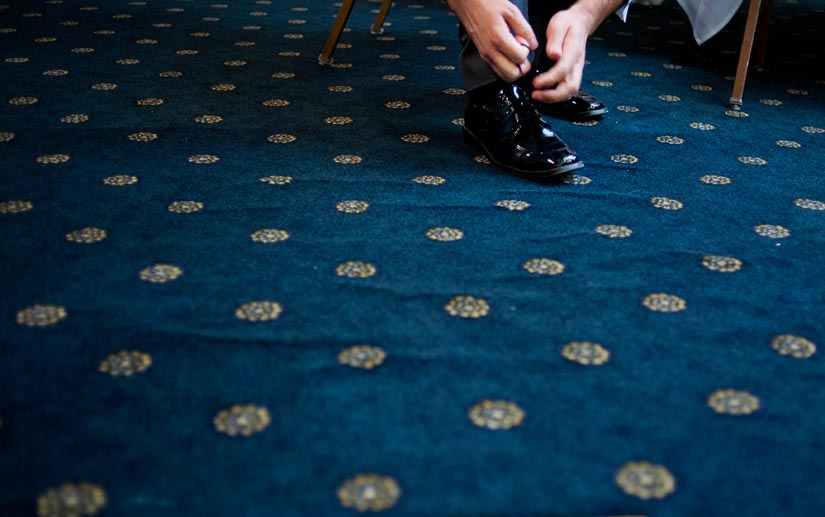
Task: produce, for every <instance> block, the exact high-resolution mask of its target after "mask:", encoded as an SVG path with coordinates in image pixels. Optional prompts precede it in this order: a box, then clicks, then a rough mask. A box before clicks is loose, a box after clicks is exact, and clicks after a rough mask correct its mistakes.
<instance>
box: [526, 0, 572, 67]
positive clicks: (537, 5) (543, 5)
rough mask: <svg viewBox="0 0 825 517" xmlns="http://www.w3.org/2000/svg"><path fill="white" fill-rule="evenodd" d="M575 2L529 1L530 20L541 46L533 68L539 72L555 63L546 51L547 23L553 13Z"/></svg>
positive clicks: (537, 51) (569, 0) (553, 0)
mask: <svg viewBox="0 0 825 517" xmlns="http://www.w3.org/2000/svg"><path fill="white" fill-rule="evenodd" d="M573 3H574V2H573V1H571V0H561V1H559V0H531V1H530V2H529V3H528V9H527V11H528V20H530V25H531V26H532V27H533V32H535V33H536V38H538V40H539V47H538V48H537V49H536V53H535V57H534V58H533V68H534V69H538V71H539V72H545V71H547V70H548V69H549V68H550V67H551V66H553V63H554V61H551V60H550V59H548V57H547V53H546V52H545V49H546V48H547V24H548V23H550V18H552V17H553V15H555V14H556V13H557V12H559V11H561V10H564V9H567V8H568V7H570V6H571V5H573Z"/></svg>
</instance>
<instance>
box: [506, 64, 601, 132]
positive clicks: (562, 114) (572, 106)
mask: <svg viewBox="0 0 825 517" xmlns="http://www.w3.org/2000/svg"><path fill="white" fill-rule="evenodd" d="M537 75H539V71H538V70H537V69H535V68H533V69H532V70H530V72H528V73H527V75H525V76H524V77H523V78H522V79H521V83H522V85H523V86H524V90H525V91H526V92H527V93H528V94H529V95H530V96H531V97H532V95H533V91H534V90H535V88H533V78H535V77H536V76H537ZM533 103H534V104H535V105H536V109H537V110H538V111H539V113H541V114H542V115H547V116H549V117H553V118H559V119H562V120H570V121H572V122H579V121H582V120H589V119H592V118H596V117H600V116H602V115H604V114H605V113H607V106H605V105H604V103H603V102H602V101H600V100H599V99H597V98H596V97H594V96H593V94H591V93H590V92H588V91H585V90H579V93H578V94H576V95H574V96H572V97H570V98H569V99H568V100H566V101H561V102H553V103H544V102H539V101H535V100H534V101H533Z"/></svg>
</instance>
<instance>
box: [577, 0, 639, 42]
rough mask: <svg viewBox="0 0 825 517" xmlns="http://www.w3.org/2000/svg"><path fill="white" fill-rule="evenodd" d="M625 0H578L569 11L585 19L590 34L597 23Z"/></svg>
mask: <svg viewBox="0 0 825 517" xmlns="http://www.w3.org/2000/svg"><path fill="white" fill-rule="evenodd" d="M626 1H627V0H578V1H577V2H576V3H575V4H573V5H572V6H571V7H570V11H572V12H574V13H575V14H576V16H580V17H581V18H582V19H583V20H585V22H586V25H587V27H588V33H589V34H592V33H593V31H595V30H596V29H597V28H598V27H599V25H601V23H602V22H603V21H604V20H605V18H607V17H608V16H610V15H611V14H612V13H613V12H614V11H616V9H618V8H619V7H621V6H622V5H624V4H625V3H626Z"/></svg>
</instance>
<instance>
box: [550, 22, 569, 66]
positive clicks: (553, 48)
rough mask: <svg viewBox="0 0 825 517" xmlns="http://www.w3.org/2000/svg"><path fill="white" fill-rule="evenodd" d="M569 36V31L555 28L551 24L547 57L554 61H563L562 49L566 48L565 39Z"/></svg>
mask: <svg viewBox="0 0 825 517" xmlns="http://www.w3.org/2000/svg"><path fill="white" fill-rule="evenodd" d="M565 36H567V31H566V30H564V29H560V28H557V27H554V26H553V23H552V22H551V23H550V24H549V25H547V47H546V49H545V50H546V52H547V57H548V58H550V59H552V60H553V61H558V60H559V59H561V54H562V49H563V48H564V38H565Z"/></svg>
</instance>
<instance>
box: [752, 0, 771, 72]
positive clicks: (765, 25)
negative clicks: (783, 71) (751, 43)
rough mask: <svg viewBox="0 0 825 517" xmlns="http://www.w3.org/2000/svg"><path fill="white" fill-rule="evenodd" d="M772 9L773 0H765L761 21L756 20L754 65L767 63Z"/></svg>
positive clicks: (760, 15) (760, 16)
mask: <svg viewBox="0 0 825 517" xmlns="http://www.w3.org/2000/svg"><path fill="white" fill-rule="evenodd" d="M771 11H773V0H765V5H763V6H762V12H761V13H760V14H759V21H758V22H756V48H755V49H754V51H753V64H754V66H760V67H761V66H762V65H764V64H765V52H766V51H767V48H768V35H769V34H770V32H771Z"/></svg>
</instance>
